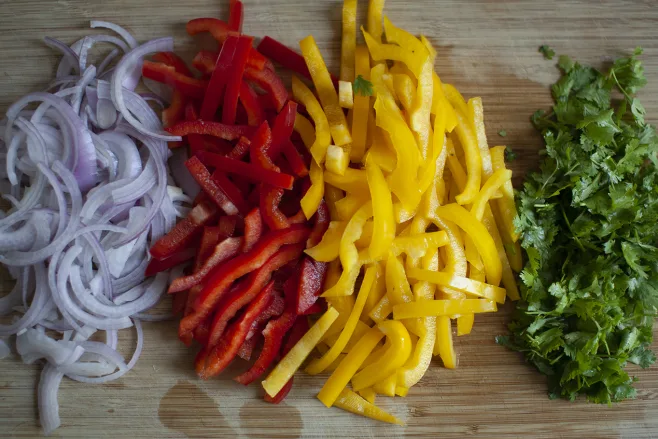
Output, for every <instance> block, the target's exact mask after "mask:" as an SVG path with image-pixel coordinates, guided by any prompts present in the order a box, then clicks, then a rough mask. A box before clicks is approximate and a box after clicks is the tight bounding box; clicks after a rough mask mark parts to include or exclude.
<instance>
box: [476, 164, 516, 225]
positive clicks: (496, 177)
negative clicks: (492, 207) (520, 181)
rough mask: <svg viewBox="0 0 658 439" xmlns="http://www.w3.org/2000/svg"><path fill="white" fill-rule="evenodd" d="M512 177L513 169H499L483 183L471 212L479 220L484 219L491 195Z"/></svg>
mask: <svg viewBox="0 0 658 439" xmlns="http://www.w3.org/2000/svg"><path fill="white" fill-rule="evenodd" d="M511 179H512V171H510V170H509V169H499V170H497V171H496V172H494V173H493V174H492V175H491V177H489V178H488V179H487V181H486V183H484V185H482V189H480V192H479V193H478V194H477V196H476V197H475V200H473V204H472V205H471V213H472V214H474V215H475V217H476V218H477V219H478V220H480V221H482V217H483V216H484V209H485V207H487V203H488V202H489V199H491V196H492V195H493V194H494V193H495V192H496V191H497V190H498V188H500V187H501V186H503V185H504V184H505V183H506V182H508V181H510V180H511Z"/></svg>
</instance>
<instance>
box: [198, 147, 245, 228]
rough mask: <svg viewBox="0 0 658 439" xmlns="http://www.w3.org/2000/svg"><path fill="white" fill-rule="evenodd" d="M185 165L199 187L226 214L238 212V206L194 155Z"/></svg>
mask: <svg viewBox="0 0 658 439" xmlns="http://www.w3.org/2000/svg"><path fill="white" fill-rule="evenodd" d="M185 167H186V168H187V169H188V171H190V174H192V177H194V180H196V182H197V183H199V186H201V189H203V191H204V192H205V193H206V195H208V196H209V197H210V199H211V200H212V201H213V202H214V203H215V204H217V206H219V208H220V209H222V210H223V211H224V212H226V213H227V214H228V215H234V214H236V213H238V208H237V207H236V206H235V204H233V203H232V202H231V201H230V200H229V198H228V197H227V195H226V193H224V191H222V189H221V188H220V187H219V186H218V185H217V183H215V181H214V179H213V178H212V177H211V176H210V172H208V168H206V167H205V166H204V164H203V163H201V161H200V160H199V159H198V157H196V156H192V157H191V158H189V159H188V160H187V161H186V162H185Z"/></svg>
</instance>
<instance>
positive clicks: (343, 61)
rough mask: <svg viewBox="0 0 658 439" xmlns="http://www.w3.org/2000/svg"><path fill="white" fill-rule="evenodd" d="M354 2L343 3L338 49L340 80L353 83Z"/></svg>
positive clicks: (354, 43) (353, 0)
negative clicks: (341, 27)
mask: <svg viewBox="0 0 658 439" xmlns="http://www.w3.org/2000/svg"><path fill="white" fill-rule="evenodd" d="M356 3H357V2H356V0H345V1H344V2H343V39H342V40H341V41H342V44H341V48H340V80H341V81H347V82H352V81H354V78H355V75H354V50H355V48H356Z"/></svg>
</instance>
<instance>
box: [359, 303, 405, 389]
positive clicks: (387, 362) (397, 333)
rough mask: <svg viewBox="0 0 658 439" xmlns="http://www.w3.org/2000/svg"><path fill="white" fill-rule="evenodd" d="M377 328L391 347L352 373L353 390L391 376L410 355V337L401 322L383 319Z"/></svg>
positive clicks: (363, 387)
mask: <svg viewBox="0 0 658 439" xmlns="http://www.w3.org/2000/svg"><path fill="white" fill-rule="evenodd" d="M403 305H407V304H403ZM398 306H399V305H398ZM377 328H379V330H380V331H382V332H383V333H384V334H385V335H386V337H387V338H388V339H390V340H391V347H390V348H389V349H387V351H386V353H385V354H384V356H383V357H382V358H381V359H379V360H378V361H376V362H374V363H372V364H371V365H369V366H367V367H364V368H363V370H361V371H360V372H359V373H357V374H356V375H354V377H353V378H352V388H353V389H354V390H357V391H358V390H361V389H365V388H366V387H370V386H372V385H373V384H375V383H377V382H379V381H381V380H383V379H385V378H387V377H389V376H391V375H392V374H393V373H394V372H395V371H396V370H397V369H398V368H399V367H400V366H402V365H403V364H404V363H405V362H406V361H407V359H408V358H409V355H411V338H410V337H409V331H407V328H405V327H404V325H403V324H402V323H400V322H397V321H394V320H385V321H383V322H380V323H378V324H377Z"/></svg>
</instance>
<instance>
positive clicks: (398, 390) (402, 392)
mask: <svg viewBox="0 0 658 439" xmlns="http://www.w3.org/2000/svg"><path fill="white" fill-rule="evenodd" d="M408 393H409V388H408V387H401V386H395V394H396V395H397V396H401V397H403V398H404V397H406V396H407V394H408Z"/></svg>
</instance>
